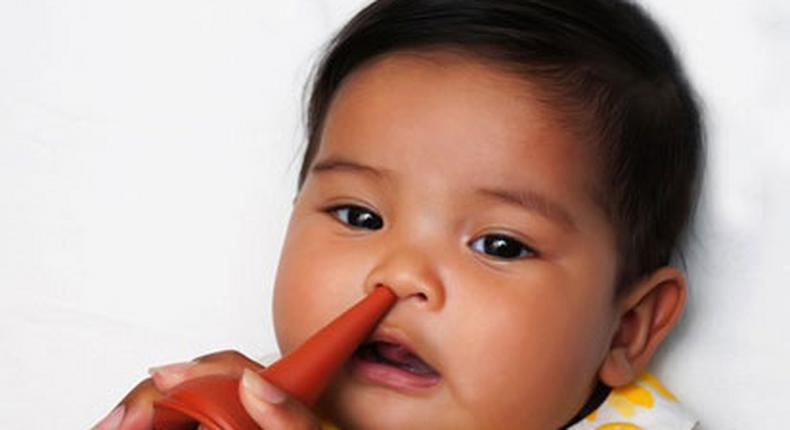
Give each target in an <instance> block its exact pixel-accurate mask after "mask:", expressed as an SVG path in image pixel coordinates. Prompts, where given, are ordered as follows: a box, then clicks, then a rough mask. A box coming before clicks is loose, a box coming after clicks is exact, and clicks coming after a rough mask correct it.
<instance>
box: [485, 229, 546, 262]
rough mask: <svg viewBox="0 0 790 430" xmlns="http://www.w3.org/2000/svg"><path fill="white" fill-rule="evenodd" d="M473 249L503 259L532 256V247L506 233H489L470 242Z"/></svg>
mask: <svg viewBox="0 0 790 430" xmlns="http://www.w3.org/2000/svg"><path fill="white" fill-rule="evenodd" d="M470 245H471V246H472V249H474V250H475V251H479V252H483V253H485V254H489V255H493V256H494V257H497V258H501V259H516V258H522V257H531V256H534V255H535V254H536V252H535V251H533V250H532V248H530V247H528V246H527V245H524V244H523V243H521V242H519V241H518V240H516V239H513V238H512V237H510V236H506V235H504V234H487V235H485V236H482V237H480V238H479V239H477V240H474V241H473V242H472V243H470Z"/></svg>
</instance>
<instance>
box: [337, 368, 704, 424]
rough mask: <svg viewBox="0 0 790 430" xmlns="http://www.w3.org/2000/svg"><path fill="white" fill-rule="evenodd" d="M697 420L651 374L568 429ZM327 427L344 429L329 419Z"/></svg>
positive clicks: (616, 393)
mask: <svg viewBox="0 0 790 430" xmlns="http://www.w3.org/2000/svg"><path fill="white" fill-rule="evenodd" d="M696 425H697V420H696V419H695V418H694V417H693V416H692V415H691V414H689V413H688V412H687V411H686V410H685V409H684V408H683V406H682V405H681V404H680V403H679V402H678V400H677V398H675V396H674V395H673V394H672V393H671V392H669V390H667V389H666V388H665V387H664V386H663V385H662V384H661V382H660V381H659V380H658V378H656V377H655V376H653V375H652V374H650V373H647V372H642V373H641V374H640V375H639V377H638V378H637V379H636V381H634V382H633V383H631V384H629V385H626V386H623V387H619V388H615V389H613V390H612V391H611V392H610V393H609V395H608V396H607V397H606V400H604V402H603V403H602V404H601V406H599V407H598V409H596V410H595V411H593V412H592V413H590V414H589V415H587V417H585V418H584V419H582V420H581V421H579V422H577V423H576V424H574V425H572V426H571V427H570V428H569V429H568V430H692V429H694V428H695V427H696ZM323 430H340V428H338V427H337V426H334V425H332V424H331V423H329V422H324V423H323Z"/></svg>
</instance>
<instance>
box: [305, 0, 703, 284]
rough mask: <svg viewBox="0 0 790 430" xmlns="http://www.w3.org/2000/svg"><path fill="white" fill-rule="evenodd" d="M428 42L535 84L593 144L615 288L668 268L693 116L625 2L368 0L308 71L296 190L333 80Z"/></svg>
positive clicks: (686, 92) (695, 170)
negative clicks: (613, 240)
mask: <svg viewBox="0 0 790 430" xmlns="http://www.w3.org/2000/svg"><path fill="white" fill-rule="evenodd" d="M432 50H433V51H436V50H439V51H454V52H461V53H464V54H469V55H470V56H472V57H475V58H478V59H480V60H487V62H488V63H491V64H495V65H498V66H501V67H502V68H503V70H507V71H509V72H512V73H516V74H518V75H519V76H522V77H523V78H524V79H525V81H529V82H532V83H535V84H537V87H538V89H539V92H540V93H541V94H540V96H541V97H540V99H541V101H542V102H544V103H545V104H547V105H549V106H550V107H551V108H553V109H554V110H555V111H556V112H558V113H560V115H559V116H560V118H561V121H562V124H563V126H566V127H567V128H568V129H569V130H571V131H573V132H575V133H576V134H577V135H578V136H579V137H580V140H582V141H585V142H588V143H589V144H590V145H594V146H593V148H595V149H596V151H594V152H591V153H594V154H595V157H594V158H595V160H596V163H597V164H598V166H597V167H598V169H599V171H600V175H599V180H600V183H599V184H593V185H592V187H591V188H592V189H593V197H594V198H595V200H596V201H597V202H598V203H599V204H600V206H601V207H602V209H603V210H604V211H605V212H606V214H607V216H608V217H609V219H610V221H611V223H612V225H613V226H614V229H615V232H616V236H617V246H618V255H619V259H618V265H619V271H618V273H619V276H618V280H617V285H616V291H617V292H618V293H621V292H623V291H625V290H627V287H628V286H629V285H631V284H632V283H633V282H634V281H636V280H638V279H640V278H641V277H643V276H645V275H646V274H649V273H650V272H652V271H653V270H655V269H657V268H659V267H661V266H664V265H667V264H669V261H670V258H671V257H672V254H673V252H676V251H678V250H677V249H676V248H677V247H678V246H679V244H680V243H681V241H682V236H683V233H684V231H685V230H686V228H687V226H688V224H689V222H690V218H691V216H692V214H693V212H694V209H695V206H696V201H697V197H698V194H699V188H700V182H701V176H702V169H703V157H704V145H703V140H704V139H703V137H704V136H703V130H702V121H701V115H700V112H699V107H698V105H697V102H696V101H695V99H696V97H695V96H694V93H693V90H692V88H691V87H690V85H689V84H688V82H687V79H686V77H685V75H684V72H683V70H682V68H681V66H680V64H679V61H678V59H677V58H676V57H675V55H674V53H673V51H672V49H671V47H670V45H669V43H668V42H667V40H666V38H665V36H664V35H663V34H662V32H661V30H660V29H659V28H658V26H657V25H656V24H655V23H654V22H653V21H652V20H651V19H650V18H649V17H648V16H647V14H646V13H645V12H644V11H643V10H642V9H641V8H640V7H638V6H637V5H635V4H632V3H630V2H627V1H622V0H584V1H579V0H378V1H375V2H373V3H372V4H370V5H369V6H367V7H366V8H364V9H363V10H361V11H360V12H359V13H358V14H357V15H355V16H354V17H353V18H352V19H351V21H349V22H348V23H347V24H346V25H345V26H344V27H343V28H342V29H341V30H340V31H339V32H338V33H337V34H336V35H335V36H334V37H333V38H332V39H331V40H330V41H329V44H328V45H327V49H326V51H325V54H324V56H323V58H322V59H321V60H320V61H319V63H318V65H317V68H316V69H314V71H313V76H312V79H311V81H310V82H311V83H312V85H311V86H309V87H308V88H309V89H310V92H309V94H310V96H309V104H308V105H307V111H306V114H307V132H308V136H307V148H306V149H305V152H304V158H303V160H302V165H301V170H300V173H299V180H298V187H299V189H301V187H302V184H303V183H304V181H305V178H306V176H307V173H308V171H309V170H308V169H309V168H310V164H311V163H312V161H313V158H314V157H315V154H316V153H317V150H318V145H319V143H320V139H321V132H322V128H323V122H324V119H325V117H326V114H327V110H328V109H329V106H330V103H331V101H332V98H333V96H334V95H335V93H336V91H337V90H338V88H339V87H340V85H341V83H342V81H343V79H344V78H346V77H348V76H349V74H351V73H352V72H353V71H354V70H356V69H358V68H360V67H361V66H362V65H364V64H366V63H368V62H369V61H370V60H372V59H374V58H379V57H382V56H384V55H386V54H391V53H395V52H429V51H432ZM305 94H307V92H306V93H305Z"/></svg>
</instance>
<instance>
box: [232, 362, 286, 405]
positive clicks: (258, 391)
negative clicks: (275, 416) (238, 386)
mask: <svg viewBox="0 0 790 430" xmlns="http://www.w3.org/2000/svg"><path fill="white" fill-rule="evenodd" d="M241 383H242V385H243V386H244V389H245V390H247V391H249V392H250V393H252V395H253V396H255V397H257V398H259V399H261V400H263V401H264V402H266V403H271V404H280V403H282V402H284V401H285V398H286V394H285V392H284V391H283V390H281V389H280V388H278V387H276V386H275V385H274V384H272V383H271V382H269V381H267V380H266V379H264V378H262V377H261V376H258V374H257V373H255V372H253V371H252V370H249V369H244V373H243V374H242V376H241Z"/></svg>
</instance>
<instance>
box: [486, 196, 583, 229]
mask: <svg viewBox="0 0 790 430" xmlns="http://www.w3.org/2000/svg"><path fill="white" fill-rule="evenodd" d="M475 191H476V192H475V193H476V194H478V195H480V196H483V197H487V198H491V199H494V200H499V201H500V202H503V203H507V204H510V205H515V206H518V207H520V208H522V209H526V210H528V211H530V212H535V213H537V214H538V215H541V216H543V217H544V218H546V219H548V220H550V221H554V222H556V223H558V224H560V225H561V226H562V227H564V228H565V229H566V230H570V231H577V228H576V223H575V222H574V220H573V217H572V216H571V215H570V212H569V211H567V210H566V209H565V208H564V207H563V206H562V205H560V204H559V203H555V202H554V201H552V200H550V199H549V198H547V197H545V196H543V195H541V194H539V193H537V192H535V191H532V190H518V191H515V190H505V189H499V188H478V189H477V190H475Z"/></svg>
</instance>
